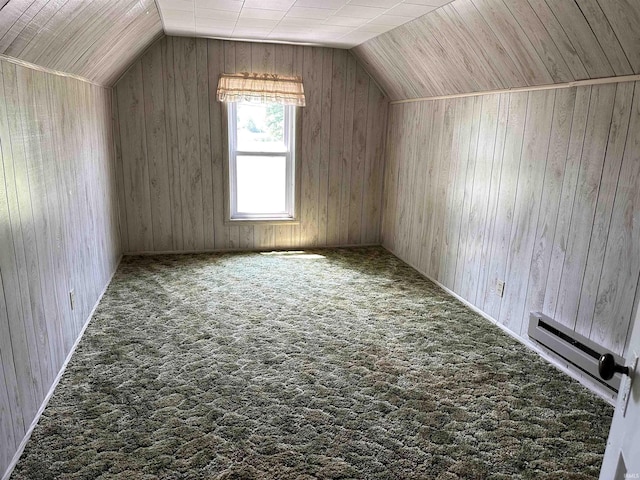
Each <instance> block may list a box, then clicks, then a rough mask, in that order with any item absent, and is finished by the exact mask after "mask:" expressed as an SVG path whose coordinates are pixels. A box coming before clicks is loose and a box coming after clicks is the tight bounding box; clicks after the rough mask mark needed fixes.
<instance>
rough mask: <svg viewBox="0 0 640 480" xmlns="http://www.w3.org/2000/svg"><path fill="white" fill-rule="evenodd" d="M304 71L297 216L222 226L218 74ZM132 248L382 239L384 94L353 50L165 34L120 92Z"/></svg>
mask: <svg viewBox="0 0 640 480" xmlns="http://www.w3.org/2000/svg"><path fill="white" fill-rule="evenodd" d="M246 71H253V72H264V73H281V74H285V75H293V74H295V75H302V77H303V80H304V86H305V92H306V96H307V106H306V107H304V108H302V109H300V115H301V116H302V132H301V135H300V138H299V139H298V141H299V142H300V143H301V145H300V148H299V151H300V152H301V158H300V161H299V168H300V169H301V172H300V174H301V187H300V197H301V200H300V205H299V211H300V222H299V224H297V225H252V226H246V225H245V226H236V225H228V224H225V221H224V216H225V212H224V208H223V182H224V181H225V179H224V175H223V161H224V150H223V149H224V148H225V135H226V131H225V124H226V118H224V115H223V109H222V107H221V105H220V103H219V102H217V100H216V96H215V94H216V88H217V82H218V76H219V74H220V73H225V72H226V73H234V72H246ZM114 106H115V108H116V109H117V113H116V123H115V129H116V143H117V149H116V151H117V162H116V164H117V170H118V174H117V177H118V186H119V191H118V197H119V201H120V206H121V209H120V213H121V217H120V225H121V232H122V244H123V248H124V250H125V252H166V251H198V250H216V249H264V248H267V249H268V248H286V247H303V246H325V245H355V244H376V243H379V241H380V219H381V205H382V182H383V169H384V166H383V145H384V132H385V128H386V116H387V100H386V98H385V97H384V96H383V95H382V93H381V92H380V90H379V89H378V87H377V86H376V84H375V83H374V82H373V81H372V79H371V78H370V77H369V75H367V73H366V72H365V71H364V69H363V68H362V67H361V66H360V65H359V64H358V63H357V62H356V60H355V59H354V57H353V56H352V55H351V54H349V53H348V52H347V51H345V50H335V49H328V48H316V47H301V46H292V45H273V44H265V43H248V42H233V41H224V42H223V41H218V40H206V39H192V38H182V37H167V38H164V39H162V40H160V41H159V42H157V43H156V44H155V45H154V46H153V47H152V48H151V49H149V50H148V51H147V52H146V53H145V55H144V56H143V57H142V58H141V59H140V60H139V61H137V62H136V63H135V64H134V65H133V66H132V67H131V68H130V70H129V71H128V72H127V74H126V75H125V76H123V78H122V79H121V80H120V81H119V82H118V83H117V85H116V86H115V89H114Z"/></svg>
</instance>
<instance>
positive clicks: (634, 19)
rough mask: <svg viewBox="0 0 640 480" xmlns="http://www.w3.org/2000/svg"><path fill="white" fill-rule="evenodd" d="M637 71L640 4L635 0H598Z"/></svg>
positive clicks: (639, 68)
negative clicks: (614, 0)
mask: <svg viewBox="0 0 640 480" xmlns="http://www.w3.org/2000/svg"><path fill="white" fill-rule="evenodd" d="M598 4H599V6H600V8H602V11H603V12H604V14H605V15H606V17H607V20H608V21H609V24H610V25H611V28H613V31H614V32H615V34H616V37H617V39H618V41H619V42H620V44H621V45H622V48H623V49H624V53H625V55H626V57H627V59H628V60H629V62H630V63H631V67H632V69H633V71H634V72H635V73H638V72H639V71H640V49H639V48H638V45H640V30H639V29H638V28H637V26H638V25H639V24H640V5H639V4H638V2H636V1H635V0H618V1H616V2H609V1H607V0H598Z"/></svg>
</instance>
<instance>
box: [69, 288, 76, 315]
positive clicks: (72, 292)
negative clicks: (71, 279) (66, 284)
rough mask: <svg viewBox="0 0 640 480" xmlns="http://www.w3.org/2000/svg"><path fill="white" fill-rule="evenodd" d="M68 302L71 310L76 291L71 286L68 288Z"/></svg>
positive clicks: (74, 302)
mask: <svg viewBox="0 0 640 480" xmlns="http://www.w3.org/2000/svg"><path fill="white" fill-rule="evenodd" d="M69 304H70V305H71V310H73V309H74V307H75V306H76V292H75V290H74V289H73V288H72V289H71V290H69Z"/></svg>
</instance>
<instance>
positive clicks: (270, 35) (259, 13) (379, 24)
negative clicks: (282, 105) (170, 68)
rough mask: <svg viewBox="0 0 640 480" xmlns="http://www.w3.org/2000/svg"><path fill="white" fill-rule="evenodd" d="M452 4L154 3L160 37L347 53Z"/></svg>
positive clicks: (429, 0)
mask: <svg viewBox="0 0 640 480" xmlns="http://www.w3.org/2000/svg"><path fill="white" fill-rule="evenodd" d="M451 1H452V0H157V3H158V6H159V7H160V13H161V16H162V21H163V25H164V29H165V32H166V33H167V34H169V35H188V36H199V37H213V38H223V39H238V40H262V41H276V42H287V43H297V44H311V45H325V46H330V47H338V48H351V47H354V46H356V45H359V44H361V43H363V42H365V41H367V40H369V39H371V38H373V37H376V36H378V35H380V34H382V33H385V32H387V31H389V30H392V29H394V28H396V27H398V26H400V25H403V24H404V23H407V22H410V21H411V20H413V19H415V18H418V17H420V16H422V15H425V14H427V13H429V12H431V11H433V10H435V9H436V8H438V7H441V6H442V5H445V4H447V3H450V2H451Z"/></svg>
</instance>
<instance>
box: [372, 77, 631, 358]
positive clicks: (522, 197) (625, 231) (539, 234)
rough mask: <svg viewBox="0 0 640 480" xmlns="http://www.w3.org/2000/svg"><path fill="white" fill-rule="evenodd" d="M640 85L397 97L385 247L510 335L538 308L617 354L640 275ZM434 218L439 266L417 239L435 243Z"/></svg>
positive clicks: (393, 110)
mask: <svg viewBox="0 0 640 480" xmlns="http://www.w3.org/2000/svg"><path fill="white" fill-rule="evenodd" d="M639 88H640V87H639V86H638V83H635V84H633V83H620V84H609V85H599V86H593V87H591V86H586V87H578V88H565V89H549V90H541V91H532V92H518V93H501V94H492V95H482V96H476V97H466V98H456V99H443V100H430V101H424V102H416V103H403V104H394V105H392V106H391V110H390V116H389V122H390V123H389V127H388V139H387V158H388V165H387V168H388V169H390V170H388V174H387V176H386V183H385V194H384V200H383V205H384V208H385V212H384V215H385V217H384V218H385V222H384V226H383V237H382V238H383V244H384V245H385V246H386V247H387V248H389V249H390V250H391V251H393V252H394V253H395V254H397V255H398V256H400V257H401V258H403V259H404V260H406V261H408V262H410V263H411V264H413V265H414V266H416V268H418V269H419V270H420V271H422V272H423V273H425V274H426V275H428V276H430V277H432V278H434V279H435V280H437V281H439V282H441V283H443V284H444V285H445V286H447V287H448V288H451V289H452V290H453V291H454V292H456V293H457V294H459V295H460V296H462V297H463V298H464V299H466V300H467V301H469V302H470V303H473V304H475V305H476V306H477V307H478V308H480V309H481V310H482V311H484V312H486V313H487V314H488V315H490V316H491V317H493V318H495V319H496V320H498V321H499V322H500V323H501V324H503V325H504V326H505V327H507V328H508V329H509V330H511V331H512V332H513V333H514V334H515V335H518V336H522V337H524V336H526V331H527V328H528V319H529V314H530V312H531V311H540V310H542V311H543V312H544V313H546V314H547V315H549V316H551V317H555V318H556V319H558V320H560V321H562V323H564V324H565V325H568V326H569V327H570V328H573V329H574V330H575V331H577V332H579V333H582V334H584V335H587V336H588V337H589V338H591V339H592V340H594V341H596V342H597V343H599V344H601V345H603V346H604V347H606V348H610V349H612V350H614V351H615V352H617V353H622V352H623V349H624V347H625V343H626V339H627V334H628V330H629V325H630V322H631V319H632V313H633V312H634V309H635V308H637V305H636V304H637V293H636V292H637V291H638V283H639V277H640V250H638V248H637V246H638V244H640V238H639V235H640V233H639V232H640V227H639V225H640V193H638V192H640V167H639V165H640V158H639V157H638V155H639V154H638V152H639V151H640V149H639V145H640V144H639V142H640V140H639V138H640V137H639V136H638V125H640V113H639V112H640V101H639V100H638V98H639V95H638V91H639ZM448 108H452V111H453V112H454V113H453V117H452V118H453V125H452V131H451V134H448V133H444V132H446V131H447V126H446V125H447V120H446V114H445V116H444V117H443V116H442V112H443V111H445V112H446V111H447V109H448ZM416 150H417V151H423V152H424V153H422V154H416ZM425 157H426V159H425ZM447 169H448V170H447ZM445 179H446V181H445ZM443 182H444V183H443ZM443 184H444V185H445V188H444V189H443ZM429 191H433V192H437V194H435V195H434V196H433V197H432V198H430V196H429V194H428V193H426V192H429ZM430 218H433V219H434V221H433V222H431V221H429V219H430ZM441 219H444V220H441ZM441 224H442V225H444V231H443V233H442V236H443V248H442V249H441V250H440V253H437V254H436V255H435V257H437V259H438V261H439V266H438V268H435V266H434V262H433V261H428V260H426V258H427V257H428V256H429V254H427V255H426V257H425V252H424V251H423V250H424V249H425V248H427V249H428V248H434V245H435V250H434V251H435V252H438V251H439V250H438V248H437V245H436V244H437V241H436V239H437V238H438V235H439V233H438V228H439V225H441ZM416 229H418V231H419V233H416ZM420 254H422V257H420ZM498 281H504V282H506V285H505V291H504V296H500V295H498V294H497V291H496V288H495V287H496V283H497V282H498Z"/></svg>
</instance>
